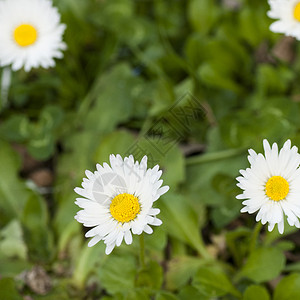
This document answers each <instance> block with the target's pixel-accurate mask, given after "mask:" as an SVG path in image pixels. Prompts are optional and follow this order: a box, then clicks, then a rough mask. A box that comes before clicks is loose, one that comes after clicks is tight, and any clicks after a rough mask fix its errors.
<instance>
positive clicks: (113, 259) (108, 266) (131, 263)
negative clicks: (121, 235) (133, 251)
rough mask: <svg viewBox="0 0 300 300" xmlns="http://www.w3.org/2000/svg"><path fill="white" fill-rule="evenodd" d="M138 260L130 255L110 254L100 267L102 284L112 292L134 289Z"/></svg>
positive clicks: (99, 273)
mask: <svg viewBox="0 0 300 300" xmlns="http://www.w3.org/2000/svg"><path fill="white" fill-rule="evenodd" d="M136 272H137V267H136V260H135V259H134V257H133V256H129V255H122V256H116V255H109V256H107V258H106V260H105V262H104V263H103V264H102V266H101V267H99V269H98V276H99V280H100V283H101V285H102V286H103V287H104V288H105V289H106V290H107V291H108V292H109V293H110V294H115V293H118V292H125V291H127V290H130V289H133V288H134V286H135V278H136Z"/></svg>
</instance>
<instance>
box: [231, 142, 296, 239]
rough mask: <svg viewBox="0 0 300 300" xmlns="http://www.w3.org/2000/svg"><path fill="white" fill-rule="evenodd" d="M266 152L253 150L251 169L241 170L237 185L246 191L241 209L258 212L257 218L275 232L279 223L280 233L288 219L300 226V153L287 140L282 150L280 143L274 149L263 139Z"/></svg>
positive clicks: (289, 221)
mask: <svg viewBox="0 0 300 300" xmlns="http://www.w3.org/2000/svg"><path fill="white" fill-rule="evenodd" d="M263 146H264V150H265V155H263V154H261V153H259V154H256V152H255V151H254V150H252V149H250V150H249V156H248V160H249V162H250V168H247V169H246V170H240V173H241V175H242V176H239V177H237V181H238V182H239V183H238V184H237V186H238V187H240V188H241V189H242V190H243V193H242V194H240V195H238V196H237V197H236V198H237V199H243V200H244V201H243V202H242V204H243V205H244V207H243V208H242V209H241V212H248V213H249V214H252V213H255V212H257V211H258V213H257V215H256V221H257V222H259V221H261V223H262V224H266V223H267V222H268V223H269V224H268V230H269V231H272V230H273V228H274V226H275V225H276V224H277V226H278V231H279V233H281V234H282V233H283V231H284V218H285V216H286V217H287V221H288V223H289V225H290V226H296V227H297V228H300V223H299V219H298V218H299V217H300V201H299V200H300V168H299V164H300V154H299V153H298V148H297V147H296V146H293V147H292V148H291V141H290V140H287V141H286V142H285V143H284V145H283V147H282V149H281V150H280V151H279V153H278V145H277V143H274V144H273V145H272V148H271V147H270V144H269V142H268V141H267V140H264V141H263Z"/></svg>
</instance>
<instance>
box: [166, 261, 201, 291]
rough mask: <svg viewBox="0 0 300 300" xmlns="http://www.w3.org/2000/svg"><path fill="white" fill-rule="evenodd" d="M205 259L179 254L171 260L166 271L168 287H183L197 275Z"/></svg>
mask: <svg viewBox="0 0 300 300" xmlns="http://www.w3.org/2000/svg"><path fill="white" fill-rule="evenodd" d="M203 263H204V261H203V260H200V259H199V258H196V257H192V256H179V257H175V258H173V259H172V260H171V261H169V264H168V269H167V273H166V287H167V288H168V289H169V290H177V289H180V288H181V287H183V286H184V285H185V284H187V283H188V281H189V280H190V279H191V277H193V276H194V275H195V273H196V272H197V270H198V268H199V267H200V266H201V265H202V264H203Z"/></svg>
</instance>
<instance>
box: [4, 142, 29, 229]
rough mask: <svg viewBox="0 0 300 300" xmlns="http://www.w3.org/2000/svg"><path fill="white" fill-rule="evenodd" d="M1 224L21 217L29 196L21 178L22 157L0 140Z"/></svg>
mask: <svg viewBox="0 0 300 300" xmlns="http://www.w3.org/2000/svg"><path fill="white" fill-rule="evenodd" d="M0 149H1V155H0V166H1V168H0V178H1V180H0V224H3V225H4V224H5V223H7V222H8V221H9V220H10V219H11V218H15V217H20V216H21V214H22V211H23V208H24V205H25V203H26V201H27V199H28V197H29V194H30V193H29V191H28V189H27V188H26V186H25V183H24V182H23V181H21V180H20V179H19V176H18V172H19V168H20V158H19V157H18V155H17V154H16V153H15V152H14V150H13V149H12V148H11V147H10V145H9V144H7V143H6V142H4V141H2V140H0Z"/></svg>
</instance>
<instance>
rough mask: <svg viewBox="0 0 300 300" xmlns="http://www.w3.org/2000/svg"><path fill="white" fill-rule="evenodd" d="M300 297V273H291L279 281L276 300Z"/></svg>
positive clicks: (275, 292) (289, 299)
mask: <svg viewBox="0 0 300 300" xmlns="http://www.w3.org/2000/svg"><path fill="white" fill-rule="evenodd" d="M291 299H300V274H290V275H288V276H286V277H284V278H283V279H281V281H280V282H279V283H278V285H277V286H276V288H275V291H274V300H291Z"/></svg>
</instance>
